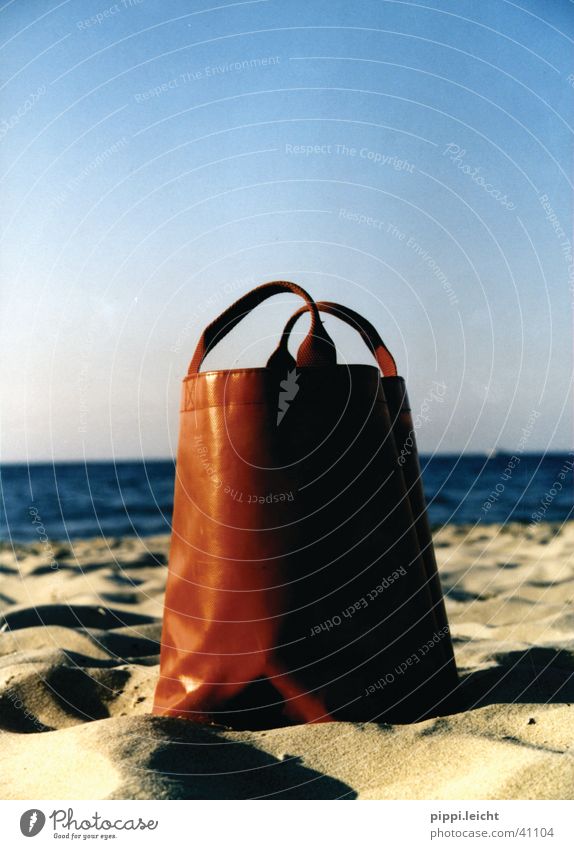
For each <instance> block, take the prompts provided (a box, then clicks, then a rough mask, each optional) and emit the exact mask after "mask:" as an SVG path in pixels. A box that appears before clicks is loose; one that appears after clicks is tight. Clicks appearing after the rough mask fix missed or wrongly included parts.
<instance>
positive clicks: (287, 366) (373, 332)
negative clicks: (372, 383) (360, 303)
mask: <svg viewBox="0 0 574 849" xmlns="http://www.w3.org/2000/svg"><path fill="white" fill-rule="evenodd" d="M316 307H317V309H318V310H319V312H324V313H328V314H329V315H334V316H336V317H337V318H340V319H341V320H342V321H344V322H346V323H347V324H349V325H351V327H354V328H355V330H357V331H358V332H359V333H360V335H361V337H362V339H363V341H364V342H365V344H366V345H367V347H368V348H369V349H370V350H371V351H372V352H373V354H374V355H375V358H376V360H377V363H378V364H379V368H380V370H381V373H382V375H383V377H396V376H397V364H396V363H395V358H394V357H393V355H392V354H391V352H390V351H389V349H388V348H387V346H386V345H385V343H384V342H383V340H382V339H381V337H380V335H379V332H378V330H377V329H376V327H374V326H373V325H372V324H371V322H370V321H367V319H366V318H364V317H363V316H362V315H361V314H360V313H358V312H355V310H352V309H350V308H349V307H344V306H343V305H342V304H335V303H333V302H332V301H317V304H316ZM307 309H308V307H307V306H304V307H301V309H299V310H297V312H295V313H293V315H292V316H291V318H290V319H289V321H288V322H287V324H286V325H285V327H284V329H283V333H282V335H281V339H280V340H279V345H278V346H277V348H276V349H275V350H274V351H273V353H272V354H271V356H270V357H269V360H268V362H267V366H268V367H270V368H280V369H282V370H283V371H290V370H291V369H293V368H294V367H295V360H294V359H293V357H292V356H291V354H290V353H289V348H288V345H289V336H290V334H291V331H292V330H293V327H294V326H295V324H296V323H297V321H298V320H299V318H300V317H301V316H302V315H303V314H304V313H305V312H307Z"/></svg>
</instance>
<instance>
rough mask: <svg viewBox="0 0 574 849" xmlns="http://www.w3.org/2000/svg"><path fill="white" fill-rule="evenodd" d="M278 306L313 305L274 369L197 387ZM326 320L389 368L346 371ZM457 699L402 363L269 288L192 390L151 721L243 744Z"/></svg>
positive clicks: (243, 304)
mask: <svg viewBox="0 0 574 849" xmlns="http://www.w3.org/2000/svg"><path fill="white" fill-rule="evenodd" d="M280 292H292V293H294V294H297V295H299V296H300V297H301V298H302V299H303V300H304V302H305V304H304V306H303V307H302V309H301V310H298V311H297V313H295V314H294V315H293V316H292V318H291V319H290V321H289V322H288V324H287V326H286V328H285V331H284V333H283V335H282V337H281V340H280V342H279V346H278V348H277V349H276V350H275V351H274V353H273V354H272V355H271V357H270V359H269V361H268V363H267V366H266V367H265V368H242V369H230V370H224V371H208V372H200V367H201V364H202V361H203V359H204V358H205V356H206V354H207V353H208V352H209V351H211V350H212V349H213V347H214V346H215V345H216V344H217V343H218V342H219V341H220V340H221V339H222V338H223V337H224V336H225V335H226V334H227V333H228V332H229V331H230V330H232V329H233V328H234V327H235V326H236V325H237V324H238V323H239V322H240V321H241V319H242V318H243V317H244V316H245V315H247V314H248V313H249V312H250V311H251V310H252V309H254V308H255V307H256V306H257V305H258V304H259V303H261V302H262V301H263V300H265V299H266V298H268V297H270V296H271V295H275V294H278V293H280ZM319 310H321V311H323V312H330V313H331V314H333V315H337V316H338V317H339V318H342V319H343V320H345V321H347V323H349V324H351V326H353V327H355V328H356V329H357V330H358V332H359V333H360V334H361V336H362V337H363V339H364V341H365V342H366V343H367V344H368V346H369V348H370V349H371V350H372V351H373V353H374V355H375V358H376V361H377V366H376V367H375V366H370V365H342V364H341V365H338V364H337V361H336V351H335V347H334V345H333V342H332V340H331V338H330V336H329V335H328V333H327V331H326V329H325V327H324V325H323V324H322V322H321V318H320V314H319ZM307 311H308V312H309V314H310V317H311V324H310V329H309V331H308V333H307V335H306V336H305V338H304V340H303V342H302V343H301V345H300V347H299V350H298V352H297V357H296V358H293V357H292V355H291V354H290V353H289V350H288V346H287V343H288V338H289V334H290V332H291V329H292V327H293V324H294V322H295V321H296V320H298V318H299V316H300V315H301V314H303V313H304V312H307ZM457 683H458V681H457V674H456V667H455V663H454V657H453V652H452V643H451V639H450V633H449V628H448V622H447V619H446V614H445V610H444V603H443V598H442V591H441V588H440V582H439V579H438V574H437V569H436V562H435V559H434V553H433V548H432V539H431V535H430V530H429V526H428V520H427V516H426V507H425V502H424V494H423V490H422V486H421V479H420V468H419V461H418V455H417V451H416V444H415V441H414V428H413V424H412V418H411V413H410V409H409V406H408V398H407V394H406V389H405V384H404V381H403V380H402V378H400V377H398V376H397V374H396V366H395V363H394V359H393V358H392V355H391V354H390V352H389V351H388V349H387V348H386V346H385V345H384V343H383V342H382V340H381V338H380V336H379V334H378V333H377V331H376V329H375V328H374V327H373V326H372V325H371V324H370V323H369V322H367V321H366V320H365V319H363V318H362V317H361V316H360V315H359V314H358V313H355V312H354V311H352V310H349V309H348V308H345V307H342V306H340V305H337V304H333V303H330V302H320V303H319V304H318V305H317V304H315V302H314V301H313V299H312V298H311V296H310V295H309V294H308V293H307V292H306V291H305V290H304V289H302V288H301V287H299V286H297V285H296V284H293V283H288V282H284V281H278V282H273V283H267V284H264V285H263V286H259V287H257V288H256V289H254V290H252V291H251V292H249V293H248V294H247V295H245V296H244V297H242V298H240V299H239V300H238V301H237V302H236V303H235V304H233V305H232V306H231V307H229V308H228V309H227V310H226V311H225V312H223V313H222V314H221V315H220V316H219V317H218V318H217V319H216V320H215V321H214V322H212V324H210V325H209V326H208V327H207V328H206V330H205V331H204V333H203V334H202V336H201V338H200V340H199V342H198V345H197V348H196V350H195V353H194V355H193V358H192V360H191V363H190V367H189V371H188V374H187V376H186V378H185V379H184V382H183V389H182V404H181V420H180V436H179V445H178V454H177V465H176V481H175V496H174V510H173V522H172V540H171V547H170V557H169V567H168V579H167V588H166V596H165V609H164V621H163V631H162V642H161V656H160V678H159V681H158V684H157V687H156V693H155V700H154V713H156V714H159V715H164V716H175V717H181V718H187V719H190V720H194V721H201V722H211V723H217V724H222V725H227V726H230V727H233V728H265V727H275V726H280V725H286V724H293V723H302V722H322V721H329V720H344V721H360V722H365V721H386V722H399V723H400V722H413V721H417V720H420V719H423V718H427V717H429V716H434V715H438V714H442V713H448V712H449V711H451V710H452V709H453V708H454V705H455V702H456V700H455V694H456V689H457Z"/></svg>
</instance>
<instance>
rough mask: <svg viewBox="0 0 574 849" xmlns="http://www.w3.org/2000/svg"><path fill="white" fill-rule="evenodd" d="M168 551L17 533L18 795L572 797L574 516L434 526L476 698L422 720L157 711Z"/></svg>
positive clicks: (8, 776) (2, 750)
mask: <svg viewBox="0 0 574 849" xmlns="http://www.w3.org/2000/svg"><path fill="white" fill-rule="evenodd" d="M32 521H33V520H32ZM168 547H169V537H168V536H166V535H161V536H152V537H143V538H138V537H128V536H124V537H108V538H103V537H100V538H93V539H75V540H72V541H71V542H51V541H50V540H48V539H47V538H45V539H41V538H38V540H37V541H36V542H34V543H18V544H14V545H11V544H9V543H7V542H3V543H2V545H1V548H0V574H1V575H2V579H3V580H2V588H1V592H0V604H1V605H2V609H1V613H2V617H3V618H2V620H1V632H0V654H1V670H0V731H1V738H2V745H1V747H0V779H1V780H2V784H3V787H4V788H5V789H4V793H5V798H7V799H209V798H216V799H238V798H242V799H243V798H276V799H279V798H285V799H287V798H302V799H336V798H341V799H444V800H448V799H573V798H574V522H566V523H563V524H560V523H558V522H557V523H547V522H538V523H532V524H530V525H525V524H518V523H509V524H506V525H501V524H491V525H478V526H470V525H445V526H443V527H442V528H440V529H439V530H437V531H436V532H435V547H436V554H437V559H438V562H439V570H440V575H441V580H442V583H443V589H444V591H445V593H446V606H447V613H448V617H449V622H450V625H451V633H452V637H453V643H454V648H455V653H456V660H457V665H458V669H459V674H460V679H461V685H460V694H461V710H460V712H458V713H456V714H453V715H450V716H445V717H437V718H434V719H429V720H426V721H424V722H420V723H417V724H414V725H378V724H374V723H372V724H349V723H324V724H319V725H308V726H295V727H288V728H279V729H273V730H267V731H241V732H239V731H232V730H226V729H223V728H218V727H216V726H205V725H198V724H194V723H190V722H185V721H182V720H176V719H166V718H162V717H155V716H151V715H150V711H151V706H152V700H153V691H154V687H155V684H156V681H157V676H158V670H159V656H158V648H159V639H160V634H161V616H162V603H163V593H164V589H165V580H166V563H167V554H168Z"/></svg>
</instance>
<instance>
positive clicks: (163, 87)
mask: <svg viewBox="0 0 574 849" xmlns="http://www.w3.org/2000/svg"><path fill="white" fill-rule="evenodd" d="M0 28H1V32H2V43H1V46H0V62H1V69H0V86H1V92H0V119H1V123H0V146H1V154H0V156H1V171H2V176H1V186H2V187H1V197H2V205H1V208H0V227H1V231H2V242H1V274H2V294H1V319H0V321H1V325H0V335H1V338H0V356H1V366H0V368H1V379H2V391H3V401H4V403H3V410H2V432H1V450H2V459H4V460H10V461H25V460H45V459H47V460H51V459H73V458H83V457H86V458H88V459H91V458H109V457H115V458H117V459H121V458H128V457H129V458H137V457H142V456H143V457H147V458H152V457H167V456H171V455H172V454H173V452H174V449H175V442H176V439H177V427H178V403H179V386H180V379H181V378H182V376H183V375H184V373H185V371H186V368H187V363H188V360H189V358H190V357H191V354H192V351H193V348H194V346H195V343H196V339H197V336H198V335H199V333H200V332H201V330H202V329H203V326H204V325H205V324H206V323H207V322H209V321H210V320H211V319H212V318H213V317H214V316H215V315H216V314H217V313H218V312H220V311H221V310H223V309H224V308H225V307H226V306H227V305H228V304H229V303H230V302H231V301H232V300H234V299H235V298H236V297H238V296H239V295H240V294H242V293H243V292H244V291H246V290H247V289H248V288H250V287H251V286H253V285H256V284H257V283H260V282H264V281H266V280H269V279H274V278H279V277H281V278H287V279H293V280H295V281H297V282H299V283H301V284H302V285H303V286H305V287H307V288H308V289H309V290H310V291H311V292H312V294H313V295H314V296H315V297H316V298H324V299H329V300H336V301H342V302H344V303H346V304H349V305H350V306H352V307H354V308H355V309H357V310H359V311H362V312H364V313H365V314H366V315H367V316H368V317H369V318H370V319H371V321H373V322H374V323H375V324H376V325H377V327H378V328H379V329H380V331H381V334H382V335H383V337H384V338H385V340H386V341H387V343H388V344H389V347H390V348H391V350H392V351H393V352H394V354H395V357H396V359H397V362H398V365H399V371H400V373H402V374H403V375H404V376H405V377H406V379H407V382H408V386H409V392H410V395H411V402H412V406H413V410H414V411H415V414H416V413H417V411H419V410H420V408H421V406H422V405H424V403H425V399H426V398H428V396H429V393H431V391H432V388H433V386H434V385H436V384H438V385H439V386H440V387H441V396H442V399H443V400H441V401H440V402H439V401H436V400H434V401H431V403H430V405H429V404H427V406H430V410H429V412H428V414H427V419H428V421H422V422H421V424H420V428H419V430H418V441H419V446H420V448H421V449H422V450H423V451H427V452H428V451H439V452H462V451H465V452H468V451H489V450H491V449H493V448H495V447H498V448H500V449H505V450H509V451H513V450H516V448H517V446H518V444H519V442H520V439H521V437H522V435H523V428H526V429H527V430H528V428H529V425H532V423H533V422H534V426H533V427H530V431H531V433H530V432H529V436H528V440H527V443H528V444H527V446H526V448H527V450H532V451H535V450H544V449H553V450H561V449H565V448H569V447H571V445H572V415H571V401H572V398H571V395H570V394H569V393H570V392H571V379H572V341H571V340H572V293H573V285H574V269H573V268H572V263H573V260H572V257H571V255H570V254H571V250H572V247H571V241H570V240H571V239H572V232H571V230H572V226H571V225H572V185H571V181H572V122H573V120H574V115H573V110H572V104H573V100H574V51H573V44H574V6H573V4H572V3H571V2H569V0H551V1H550V2H548V0H545V2H543V0H539V2H536V0H521V2H520V3H513V2H506V0H485V2H480V3H477V2H470V0H459V1H458V2H454V0H452V2H450V0H443V2H437V0H427V2H425V3H416V2H401V0H364V2H358V3H351V2H334V0H258V2H235V3H225V0H221V2H215V0H212V2H210V0H189V2H183V0H170V1H169V2H160V0H140V2H137V0H119V2H118V3H116V4H114V3H112V2H110V0H90V2H87V0H73V2H71V0H67V2H66V1H65V2H57V0H50V2H47V0H46V1H45V0H12V2H6V3H4V5H3V6H2V9H1V11H0ZM569 257H570V258H569ZM298 305H299V303H298V301H297V299H296V298H294V297H293V296H281V297H277V298H274V299H272V300H271V301H269V302H267V303H266V304H265V305H264V306H262V307H261V308H260V309H259V310H258V311H257V312H256V313H254V314H253V316H252V317H250V318H249V319H248V320H246V321H245V322H244V323H243V324H242V325H241V326H240V327H238V328H237V329H236V330H235V331H234V333H233V334H232V336H230V337H229V338H228V339H227V340H226V341H225V343H223V344H222V345H221V346H220V348H218V350H217V351H216V352H213V353H212V354H211V355H210V358H209V362H208V363H207V365H208V366H211V367H215V368H226V367H227V368H229V367H233V366H234V365H236V364H239V365H263V364H264V362H265V357H266V355H267V354H268V353H269V352H270V351H271V349H272V347H274V345H275V340H276V338H277V336H278V334H279V332H280V329H281V327H282V325H283V322H284V321H285V320H286V318H287V317H288V316H289V315H290V314H291V312H292V311H293V310H294V309H295V308H297V306H298ZM326 323H327V326H328V327H329V329H330V330H331V331H332V335H333V336H334V338H336V340H337V343H338V347H339V351H340V358H341V361H343V360H344V359H348V360H352V361H362V362H369V354H368V352H367V351H366V350H364V349H363V348H362V346H361V343H360V342H359V341H357V340H355V338H354V337H353V334H352V332H350V331H348V330H347V329H346V328H344V327H340V326H339V325H338V322H337V321H336V320H335V319H331V318H329V319H327V320H326ZM304 330H305V322H304V321H301V322H300V323H299V325H298V326H297V331H296V334H300V333H302V332H303V331H304ZM435 395H436V393H435ZM533 416H534V418H533Z"/></svg>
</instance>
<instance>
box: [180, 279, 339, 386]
mask: <svg viewBox="0 0 574 849" xmlns="http://www.w3.org/2000/svg"><path fill="white" fill-rule="evenodd" d="M280 292H292V293H293V294H294V295H299V296H300V297H301V298H303V299H304V300H305V302H306V304H305V307H303V312H306V311H309V312H310V313H311V328H310V330H309V333H308V334H307V336H306V337H305V339H304V340H303V342H302V343H301V345H300V347H299V351H298V352H297V362H296V363H295V360H293V358H292V357H291V354H289V357H291V359H292V360H293V367H295V365H297V366H330V365H336V363H337V352H336V349H335V346H334V344H333V340H332V339H331V337H330V336H329V334H328V333H327V331H326V330H325V328H324V326H323V323H322V321H321V317H320V315H319V310H318V309H317V305H316V304H315V301H314V300H313V298H312V297H311V295H309V293H308V292H306V291H305V289H303V288H301V286H297V284H296V283H290V282H288V281H286V280H274V281H272V282H271V283H263V285H261V286H257V287H256V288H255V289H252V290H251V291H250V292H248V293H247V294H246V295H243V297H241V298H239V300H237V301H235V303H234V304H231V306H230V307H228V308H227V309H226V310H225V311H224V312H222V313H221V315H220V316H218V317H217V318H216V319H215V321H212V322H211V324H208V326H207V327H206V328H205V330H204V331H203V333H202V334H201V336H200V339H199V342H198V343H197V347H196V349H195V353H194V354H193V357H192V359H191V362H190V364H189V369H188V371H187V373H188V375H191V374H197V373H198V372H199V369H200V367H201V364H202V362H203V360H204V359H205V357H206V356H207V354H208V353H209V351H211V350H212V348H214V347H215V345H217V343H218V342H220V341H221V340H222V339H223V337H224V336H226V335H227V334H228V333H229V332H230V330H233V328H234V327H235V326H236V325H237V324H239V322H240V321H241V319H242V318H244V317H245V316H246V315H247V314H248V313H250V312H251V310H253V309H255V307H256V306H258V305H259V304H260V303H262V302H263V301H265V300H267V298H270V297H271V296H272V295H277V294H279V293H280Z"/></svg>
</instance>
